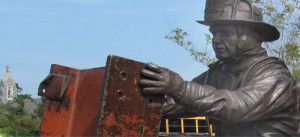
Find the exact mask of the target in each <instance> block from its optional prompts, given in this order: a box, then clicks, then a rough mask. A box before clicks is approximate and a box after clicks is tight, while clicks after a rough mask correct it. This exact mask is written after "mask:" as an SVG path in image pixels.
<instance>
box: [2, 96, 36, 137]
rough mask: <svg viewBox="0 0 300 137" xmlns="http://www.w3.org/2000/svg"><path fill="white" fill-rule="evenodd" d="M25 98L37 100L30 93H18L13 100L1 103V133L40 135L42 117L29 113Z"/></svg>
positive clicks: (5, 134) (8, 134) (9, 134)
mask: <svg viewBox="0 0 300 137" xmlns="http://www.w3.org/2000/svg"><path fill="white" fill-rule="evenodd" d="M25 100H30V101H31V102H35V101H34V100H33V99H32V98H31V96H30V95H28V94H25V95H17V97H15V98H14V100H13V101H9V102H7V103H6V104H1V105H0V128H1V130H0V134H2V135H4V136H38V135H39V127H40V122H41V118H40V117H36V116H34V115H36V114H34V113H33V114H28V113H27V112H26V109H25Z"/></svg>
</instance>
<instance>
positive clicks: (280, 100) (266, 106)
mask: <svg viewBox="0 0 300 137" xmlns="http://www.w3.org/2000/svg"><path fill="white" fill-rule="evenodd" d="M293 88H294V80H293V79H292V77H291V76H290V73H289V71H288V70H287V69H286V68H284V67H283V66H282V65H279V64H267V65H265V66H263V67H261V68H259V69H257V70H256V71H255V73H254V74H253V75H252V77H251V78H250V80H248V82H247V83H246V85H245V86H244V87H241V88H238V89H237V90H233V91H232V90H223V89H220V90H217V89H215V88H214V87H211V86H206V85H201V84H198V83H193V82H186V89H185V91H184V93H183V96H182V97H181V98H180V99H175V100H176V103H177V104H180V105H181V106H183V107H184V108H186V109H188V110H189V111H191V112H195V113H198V114H201V115H208V116H209V117H210V118H214V119H219V120H222V121H231V122H245V121H253V120H260V119H264V118H270V117H275V115H274V114H280V112H281V111H286V110H288V109H289V108H290V107H291V106H292V105H294V103H295V100H294V98H295V97H293V96H294V94H293Z"/></svg>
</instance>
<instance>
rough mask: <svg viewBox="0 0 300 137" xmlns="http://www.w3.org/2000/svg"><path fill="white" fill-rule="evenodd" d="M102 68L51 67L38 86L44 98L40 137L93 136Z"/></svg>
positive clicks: (102, 73)
mask: <svg viewBox="0 0 300 137" xmlns="http://www.w3.org/2000/svg"><path fill="white" fill-rule="evenodd" d="M104 71H105V68H95V69H88V70H77V69H73V68H68V67H64V66H59V65H52V67H51V71H50V74H49V76H48V77H47V78H46V79H45V80H44V81H43V82H42V83H41V84H40V87H39V95H40V96H44V97H45V98H46V102H45V107H44V113H43V118H42V124H41V130H40V136H93V135H94V132H95V125H96V117H97V111H98V106H99V101H100V93H101V89H102V83H103V82H102V81H103V76H104Z"/></svg>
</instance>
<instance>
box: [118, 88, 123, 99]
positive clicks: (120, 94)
mask: <svg viewBox="0 0 300 137" xmlns="http://www.w3.org/2000/svg"><path fill="white" fill-rule="evenodd" d="M117 97H118V99H120V100H123V99H124V92H123V91H122V90H118V92H117Z"/></svg>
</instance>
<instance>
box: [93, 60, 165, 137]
mask: <svg viewBox="0 0 300 137" xmlns="http://www.w3.org/2000/svg"><path fill="white" fill-rule="evenodd" d="M106 66H107V71H106V76H105V86H104V87H103V88H104V89H103V91H102V96H101V97H102V99H101V102H100V104H101V106H100V111H99V119H98V126H97V131H96V136H158V133H159V129H160V122H161V113H162V112H161V111H162V106H163V97H162V96H161V95H156V96H153V95H151V96H150V95H148V96H145V95H143V94H142V91H141V89H142V87H141V86H140V85H139V83H138V82H139V80H140V79H141V75H140V72H141V70H142V69H143V68H144V67H145V64H144V63H140V62H136V61H133V60H128V59H125V58H121V57H117V56H109V57H108V60H107V65H106Z"/></svg>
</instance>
